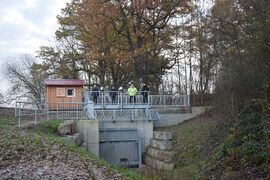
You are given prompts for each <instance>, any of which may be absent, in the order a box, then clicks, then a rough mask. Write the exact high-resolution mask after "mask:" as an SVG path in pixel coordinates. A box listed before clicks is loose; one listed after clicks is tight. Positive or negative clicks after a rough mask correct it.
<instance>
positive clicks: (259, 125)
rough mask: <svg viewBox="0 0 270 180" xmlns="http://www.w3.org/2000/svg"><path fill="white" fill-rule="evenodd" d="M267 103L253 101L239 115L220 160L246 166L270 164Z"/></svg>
mask: <svg viewBox="0 0 270 180" xmlns="http://www.w3.org/2000/svg"><path fill="white" fill-rule="evenodd" d="M265 110H267V108H265V103H263V102H260V101H252V102H251V103H249V104H248V105H246V106H245V107H244V108H243V109H242V110H241V111H240V113H239V118H238V121H236V122H235V123H234V124H233V125H232V127H231V128H229V130H228V133H227V136H226V138H225V140H224V142H223V144H222V147H221V149H220V151H219V158H224V159H225V160H226V161H237V163H236V164H239V163H240V164H241V165H245V166H250V167H253V166H261V165H264V164H269V163H270V159H269V157H270V133H269V132H270V118H269V116H268V115H269V112H268V110H267V111H265Z"/></svg>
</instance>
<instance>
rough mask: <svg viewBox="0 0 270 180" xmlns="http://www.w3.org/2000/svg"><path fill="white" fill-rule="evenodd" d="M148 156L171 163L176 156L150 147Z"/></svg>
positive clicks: (170, 152) (171, 152)
mask: <svg viewBox="0 0 270 180" xmlns="http://www.w3.org/2000/svg"><path fill="white" fill-rule="evenodd" d="M147 155H149V156H151V157H153V158H155V159H158V160H160V161H164V162H168V163H169V162H171V161H172V159H173V156H174V152H173V151H161V150H158V149H155V148H152V147H150V146H148V147H147Z"/></svg>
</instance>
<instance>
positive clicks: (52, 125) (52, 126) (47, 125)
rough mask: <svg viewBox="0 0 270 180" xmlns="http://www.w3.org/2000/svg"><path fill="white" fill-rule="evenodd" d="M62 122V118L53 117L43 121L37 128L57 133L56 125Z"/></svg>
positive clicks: (45, 131)
mask: <svg viewBox="0 0 270 180" xmlns="http://www.w3.org/2000/svg"><path fill="white" fill-rule="evenodd" d="M63 122H64V120H62V119H54V120H50V121H45V122H44V123H42V124H41V125H40V128H39V130H40V131H41V132H44V133H49V134H57V131H58V126H59V125H60V124H61V123H63Z"/></svg>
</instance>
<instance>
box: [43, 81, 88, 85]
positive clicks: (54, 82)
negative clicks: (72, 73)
mask: <svg viewBox="0 0 270 180" xmlns="http://www.w3.org/2000/svg"><path fill="white" fill-rule="evenodd" d="M44 84H45V85H46V86H57V85H58V86H59V85H61V86H72V85H73V86H83V85H84V80H81V79H46V80H45V81H44Z"/></svg>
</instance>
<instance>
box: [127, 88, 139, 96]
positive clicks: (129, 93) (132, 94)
mask: <svg viewBox="0 0 270 180" xmlns="http://www.w3.org/2000/svg"><path fill="white" fill-rule="evenodd" d="M136 93H137V88H136V87H130V88H128V95H130V96H135V95H136Z"/></svg>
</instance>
